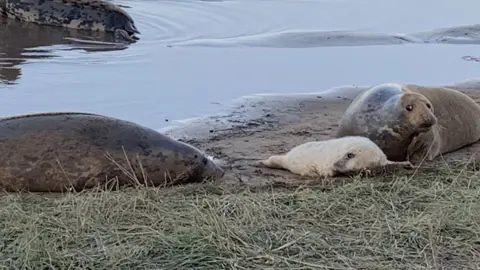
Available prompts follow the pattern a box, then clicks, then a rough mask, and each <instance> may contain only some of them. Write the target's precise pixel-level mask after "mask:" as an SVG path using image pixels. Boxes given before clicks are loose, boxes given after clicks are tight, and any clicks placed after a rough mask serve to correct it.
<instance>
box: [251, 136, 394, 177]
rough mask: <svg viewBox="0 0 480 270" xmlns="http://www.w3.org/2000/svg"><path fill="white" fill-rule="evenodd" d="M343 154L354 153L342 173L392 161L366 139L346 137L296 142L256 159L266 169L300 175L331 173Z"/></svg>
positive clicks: (332, 174)
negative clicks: (282, 170) (291, 145)
mask: <svg viewBox="0 0 480 270" xmlns="http://www.w3.org/2000/svg"><path fill="white" fill-rule="evenodd" d="M347 153H353V154H355V157H354V158H352V159H349V160H348V161H347V162H346V164H345V168H343V169H344V170H343V169H342V172H355V171H360V170H362V169H369V168H375V167H379V166H382V165H386V164H391V163H396V162H392V161H389V160H387V156H386V155H385V154H384V153H383V151H382V150H381V149H380V148H379V147H378V146H377V145H376V144H375V143H374V142H372V141H371V140H370V139H368V138H367V137H362V136H346V137H342V138H336V139H330V140H325V141H313V142H307V143H304V144H301V145H298V146H296V147H294V148H293V149H291V150H290V151H289V152H288V153H286V154H284V155H274V156H271V157H270V158H268V159H266V160H262V161H260V162H261V163H262V164H263V165H265V166H267V167H270V168H277V169H285V170H289V171H290V172H292V173H295V174H299V175H302V176H312V177H315V176H334V173H335V168H334V164H335V163H336V162H337V161H339V160H341V159H342V158H344V157H345V156H346V155H347Z"/></svg>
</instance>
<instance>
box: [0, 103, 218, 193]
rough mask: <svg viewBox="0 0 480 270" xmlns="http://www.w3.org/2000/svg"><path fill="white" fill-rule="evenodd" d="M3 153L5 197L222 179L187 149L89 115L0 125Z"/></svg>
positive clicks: (17, 119) (0, 170) (0, 178)
mask: <svg viewBox="0 0 480 270" xmlns="http://www.w3.org/2000/svg"><path fill="white" fill-rule="evenodd" d="M0 152H1V153H2V155H1V156H0V190H6V191H22V190H26V191H32V192H62V191H66V190H72V189H73V190H77V191H78V190H82V189H88V188H93V187H96V186H103V187H106V186H108V188H111V187H112V185H113V187H120V186H129V185H144V186H160V185H173V184H181V183H191V182H201V181H203V180H215V179H218V178H220V177H222V176H223V175H224V171H223V169H221V168H220V167H219V166H217V164H215V163H214V162H213V161H212V160H211V159H210V158H209V157H207V156H206V155H205V154H204V153H203V152H201V151H200V150H198V149H197V148H195V147H193V146H191V145H189V144H186V143H183V142H180V141H177V140H174V139H173V138H170V137H168V136H166V135H164V134H161V133H159V132H157V131H155V130H153V129H150V128H147V127H144V126H141V125H138V124H135V123H132V122H129V121H125V120H120V119H116V118H112V117H107V116H102V115H97V114H90V113H79V112H54V113H39V114H30V115H20V116H13V117H7V118H3V119H0ZM107 182H108V183H107Z"/></svg>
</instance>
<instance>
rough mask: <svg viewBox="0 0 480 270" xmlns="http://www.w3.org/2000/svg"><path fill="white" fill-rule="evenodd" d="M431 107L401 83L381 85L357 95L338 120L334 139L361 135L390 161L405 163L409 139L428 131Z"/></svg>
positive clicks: (432, 107)
mask: <svg viewBox="0 0 480 270" xmlns="http://www.w3.org/2000/svg"><path fill="white" fill-rule="evenodd" d="M434 110H435V105H432V103H431V102H430V101H429V100H428V99H427V98H426V97H425V96H423V95H421V94H419V93H416V92H412V91H409V90H408V89H406V88H404V87H403V86H402V85H401V84H396V83H384V84H379V85H376V86H374V87H371V88H369V89H367V90H366V91H364V92H362V93H361V94H359V95H358V96H357V97H356V98H355V99H354V100H353V101H352V102H351V103H350V105H349V106H348V108H347V109H346V110H345V113H344V114H343V116H342V118H341V119H340V121H339V127H338V130H337V134H336V137H337V138H341V137H344V136H365V137H368V138H369V139H370V140H372V141H373V142H374V143H375V144H377V145H378V146H379V147H380V149H382V151H383V152H384V153H385V154H386V156H387V158H388V159H389V160H392V161H405V160H408V156H409V153H408V151H409V146H410V144H411V143H412V140H413V139H414V138H415V137H416V136H418V135H419V134H420V133H422V132H426V131H429V130H431V129H432V126H434V125H436V123H437V118H436V117H435V115H434Z"/></svg>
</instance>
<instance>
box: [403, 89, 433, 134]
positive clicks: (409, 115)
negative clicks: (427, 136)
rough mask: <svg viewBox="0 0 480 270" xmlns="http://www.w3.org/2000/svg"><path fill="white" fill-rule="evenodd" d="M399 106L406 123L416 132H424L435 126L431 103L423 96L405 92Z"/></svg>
mask: <svg viewBox="0 0 480 270" xmlns="http://www.w3.org/2000/svg"><path fill="white" fill-rule="evenodd" d="M399 103H400V104H399V106H400V107H401V108H400V110H403V115H404V116H405V118H406V119H407V120H408V123H409V124H410V125H411V126H412V127H413V128H414V129H415V130H416V131H417V132H418V133H421V132H426V131H428V130H430V129H431V128H432V126H434V125H436V124H437V118H436V117H435V115H434V113H433V110H434V108H433V105H432V103H431V102H430V101H429V100H428V99H427V98H426V97H425V96H423V95H421V94H418V93H414V92H406V93H404V94H403V95H402V96H401V97H400V102H399Z"/></svg>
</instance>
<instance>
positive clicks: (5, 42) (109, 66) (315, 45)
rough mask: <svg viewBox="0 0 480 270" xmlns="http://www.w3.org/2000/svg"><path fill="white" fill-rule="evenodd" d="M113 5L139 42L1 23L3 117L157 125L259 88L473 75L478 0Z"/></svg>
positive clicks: (478, 68)
mask: <svg viewBox="0 0 480 270" xmlns="http://www.w3.org/2000/svg"><path fill="white" fill-rule="evenodd" d="M114 2H115V3H118V4H121V5H123V6H127V7H126V8H125V9H126V10H127V12H129V13H130V14H131V15H132V17H133V18H134V20H135V21H136V24H137V27H138V28H139V30H140V31H141V33H142V34H141V35H139V37H140V41H139V42H137V43H136V44H132V45H130V46H128V47H121V46H113V45H102V44H93V45H92V44H88V45H85V44H80V43H79V42H75V41H71V40H66V39H64V38H65V37H75V38H81V39H84V36H82V35H81V33H76V32H75V31H71V30H64V29H57V28H50V27H38V26H35V25H31V24H30V25H28V24H27V25H26V24H20V23H18V22H15V21H11V20H2V21H0V115H12V114H21V113H28V112H44V111H86V112H94V113H100V114H104V115H109V116H114V117H119V118H123V119H126V120H130V121H134V122H137V123H139V124H143V125H146V126H149V127H152V128H161V127H164V126H165V125H167V124H168V123H169V122H171V121H169V122H167V121H166V119H169V120H175V119H178V120H180V119H185V118H191V117H197V116H201V115H205V114H214V113H216V112H217V111H218V110H219V109H220V108H224V107H225V106H228V104H229V103H230V101H231V100H232V99H236V98H239V97H241V96H244V95H252V94H256V93H303V92H319V91H323V90H327V89H330V88H332V87H337V86H341V85H372V84H376V83H381V82H385V81H401V82H409V83H420V84H448V83H452V82H455V81H462V80H466V79H470V78H477V77H480V76H479V75H480V63H478V62H474V61H466V60H464V59H462V57H464V56H469V55H471V56H477V57H478V56H480V49H479V47H478V44H480V24H479V25H476V23H479V22H478V10H480V1H478V0H461V1H451V0H423V1H417V0H415V1H414V0H389V1H384V0H332V1H321V0H275V1H273V0H228V1H214V0H210V1H206V0H205V1H192V0H188V1H187V0H171V1H170V0H129V1H127V0H125V1H114ZM95 38H96V40H99V41H100V40H102V41H107V39H105V38H104V37H95Z"/></svg>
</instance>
